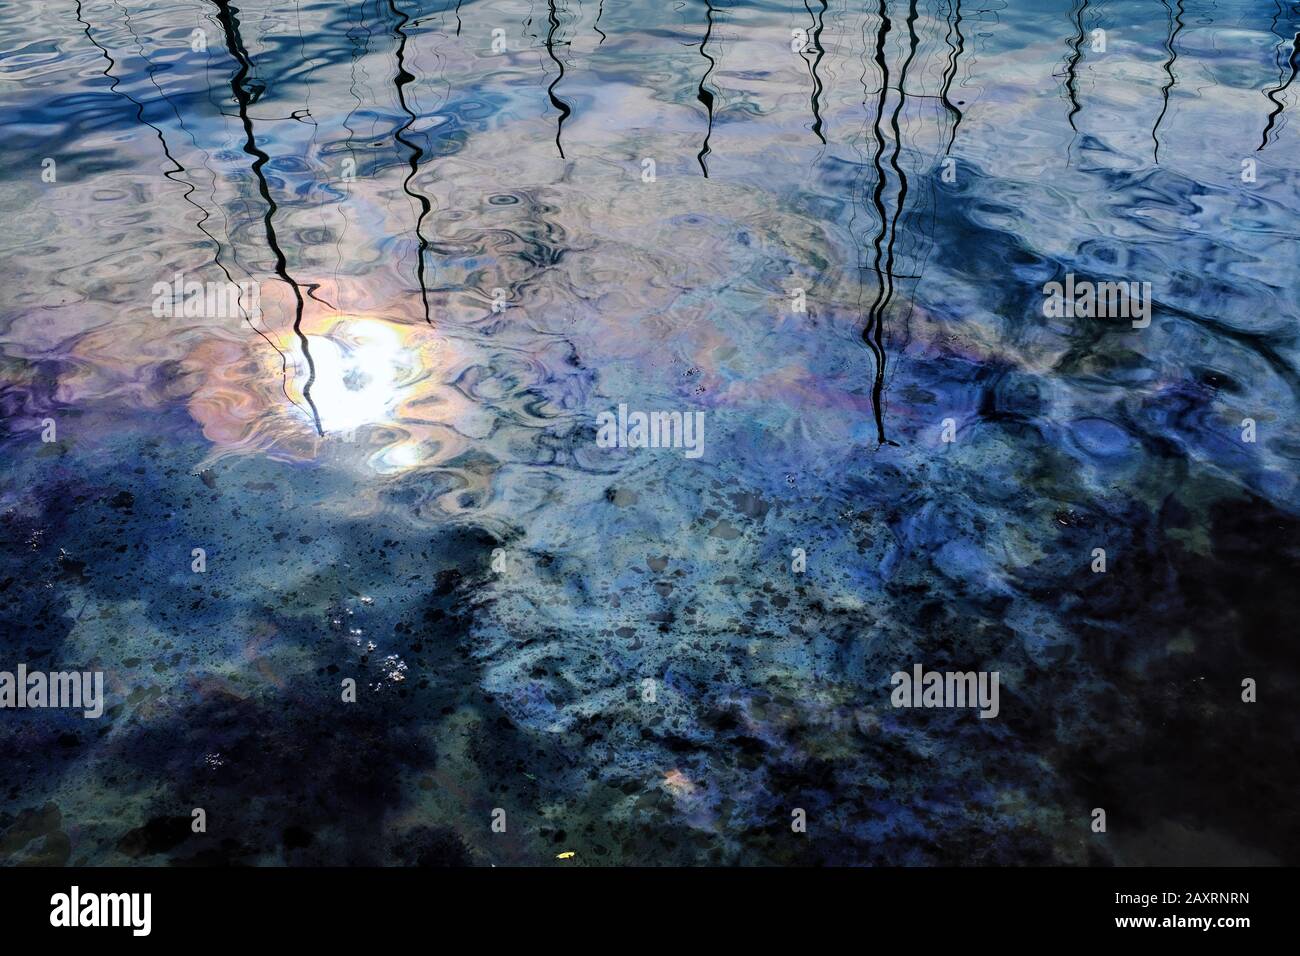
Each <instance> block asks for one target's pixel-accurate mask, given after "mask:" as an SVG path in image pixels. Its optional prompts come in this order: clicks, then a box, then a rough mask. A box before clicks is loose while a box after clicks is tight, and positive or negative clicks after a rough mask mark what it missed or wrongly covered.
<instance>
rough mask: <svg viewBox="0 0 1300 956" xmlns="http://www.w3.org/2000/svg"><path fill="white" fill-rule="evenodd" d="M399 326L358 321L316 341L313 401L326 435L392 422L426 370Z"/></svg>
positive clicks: (314, 343)
mask: <svg viewBox="0 0 1300 956" xmlns="http://www.w3.org/2000/svg"><path fill="white" fill-rule="evenodd" d="M398 328H399V327H398V326H393V325H390V324H388V323H385V322H381V321H379V320H378V319H359V320H356V321H351V322H349V321H343V322H340V323H338V325H336V326H335V327H334V329H333V330H332V332H331V334H328V335H323V336H315V337H313V338H312V340H311V353H312V359H313V360H314V361H315V363H316V381H315V383H314V384H313V385H312V391H311V397H312V400H313V401H314V402H315V403H316V411H317V413H318V414H319V415H320V421H321V427H322V428H323V429H324V430H325V431H326V432H327V433H329V432H344V433H350V432H352V431H354V430H355V429H356V428H358V427H360V426H361V425H378V424H384V423H387V422H390V421H392V420H393V417H394V416H395V415H396V413H397V409H398V407H399V406H400V405H401V402H402V398H403V393H404V392H406V391H407V390H408V389H409V388H410V387H411V385H412V383H413V382H414V381H415V380H416V379H417V378H418V377H419V374H420V373H421V372H422V371H423V368H422V366H421V364H420V357H419V354H418V349H416V348H407V347H406V346H405V344H404V343H403V341H402V335H401V333H400V332H399V331H398ZM304 381H305V379H304Z"/></svg>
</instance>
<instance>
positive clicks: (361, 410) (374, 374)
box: [190, 315, 483, 474]
mask: <svg viewBox="0 0 1300 956" xmlns="http://www.w3.org/2000/svg"><path fill="white" fill-rule="evenodd" d="M304 332H305V334H306V335H307V337H308V344H309V348H310V349H311V357H312V361H313V363H314V364H315V368H316V376H315V381H314V382H313V383H312V385H311V400H312V402H313V403H314V404H315V406H316V410H317V413H318V414H319V415H320V422H321V427H322V429H323V430H324V432H325V435H324V437H323V438H322V437H321V436H319V435H317V433H316V430H315V427H314V425H313V422H312V418H311V415H310V409H309V406H308V402H307V400H306V396H305V395H304V394H303V389H304V387H305V386H306V384H307V380H308V366H307V364H306V362H305V360H304V358H303V355H302V349H301V344H300V342H299V340H298V338H297V336H295V335H294V334H293V333H292V331H289V332H287V333H285V334H281V335H277V336H275V337H274V338H275V342H276V345H277V347H278V348H279V349H280V350H281V351H282V352H283V353H284V356H285V360H286V362H287V366H288V369H287V371H288V376H287V382H285V381H284V370H283V369H282V368H281V363H280V356H279V355H278V354H276V353H275V352H273V351H272V350H270V349H268V348H266V343H265V341H264V340H262V339H261V338H256V337H250V338H249V339H248V340H247V341H245V342H243V343H242V344H241V345H235V344H233V343H231V342H229V341H228V340H223V341H216V340H209V341H208V342H205V343H204V344H203V345H201V346H200V347H199V348H197V349H196V350H195V352H194V353H193V354H192V356H191V358H192V359H193V361H194V362H195V363H196V364H197V365H198V366H199V367H201V368H202V369H203V384H202V385H201V386H200V387H199V388H198V389H197V391H196V392H195V393H194V395H193V397H192V398H191V401H190V411H191V414H192V415H193V416H194V418H195V419H196V420H197V421H198V422H199V423H200V424H201V425H202V427H203V431H204V434H205V435H206V436H207V437H208V439H209V440H211V441H212V442H213V443H214V444H215V445H217V446H218V447H217V449H214V452H215V453H216V454H217V455H221V454H225V453H233V452H239V451H258V452H261V453H264V454H268V455H271V456H273V457H276V458H282V459H291V460H306V459H313V458H317V457H320V456H321V455H323V454H327V455H329V456H331V458H333V459H335V460H339V461H347V460H353V461H356V462H358V463H361V462H364V463H365V465H366V466H367V467H369V468H370V469H372V470H374V471H377V472H380V473H383V474H393V473H397V472H402V471H407V470H409V469H412V468H421V467H428V466H433V465H439V464H441V463H443V462H446V461H448V460H449V459H450V458H452V457H454V456H455V455H457V454H460V453H461V452H462V451H463V450H464V449H465V447H466V446H467V444H468V436H467V435H466V434H465V433H464V428H465V427H466V426H470V427H471V430H473V429H474V428H478V429H480V430H481V429H482V428H483V425H482V423H479V422H477V421H476V419H477V418H478V417H479V416H481V410H476V409H474V408H472V407H470V403H468V402H467V401H466V399H465V397H464V396H463V395H461V394H460V393H459V392H458V391H457V390H456V389H455V388H454V387H452V385H451V381H452V379H453V377H454V373H455V370H454V368H453V365H454V364H455V362H456V361H458V360H457V359H456V358H455V356H454V355H453V350H452V349H451V348H450V347H449V346H448V343H447V342H446V341H445V340H442V339H440V338H439V337H438V335H437V334H436V332H435V330H434V329H433V328H431V327H429V326H427V325H424V324H409V323H399V322H390V321H388V320H386V319H382V318H379V317H376V316H369V315H343V316H339V315H334V316H331V317H329V318H326V319H320V320H317V321H315V322H314V323H307V324H305V325H304ZM459 361H460V362H462V363H463V362H464V361H465V357H464V356H461V357H460V359H459ZM286 394H287V395H288V398H289V400H288V401H286Z"/></svg>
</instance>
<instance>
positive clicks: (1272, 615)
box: [0, 0, 1300, 865]
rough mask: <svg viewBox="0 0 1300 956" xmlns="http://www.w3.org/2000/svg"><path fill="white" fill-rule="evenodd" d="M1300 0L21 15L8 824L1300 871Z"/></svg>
mask: <svg viewBox="0 0 1300 956" xmlns="http://www.w3.org/2000/svg"><path fill="white" fill-rule="evenodd" d="M796 31H799V32H796ZM1096 31H1103V33H1098V32H1096ZM1298 37H1300V8H1297V6H1296V5H1295V4H1291V3H1267V2H1211V0H1198V2H1191V0H1188V2H1183V0H1171V2H1159V0H1153V2H1137V0H1112V2H1102V0H1094V2H1088V0H1075V2H1073V3H1067V2H1063V0H1051V2H1030V0H1015V2H1010V3H998V2H986V3H969V2H968V3H960V2H955V0H954V2H949V0H937V2H935V0H932V2H927V3H919V2H915V0H913V2H911V3H908V2H902V0H888V2H879V3H877V2H869V3H866V4H851V3H844V2H821V0H817V2H810V3H808V4H806V5H805V4H802V3H785V4H782V3H775V2H769V3H749V2H745V3H741V2H735V3H731V4H723V3H709V2H696V0H689V2H677V3H672V4H668V3H651V2H646V0H636V2H617V0H605V2H600V0H587V2H586V3H570V2H566V3H549V4H541V3H537V2H533V3H521V2H513V3H509V2H491V3H487V2H477V3H473V2H468V0H466V2H461V3H455V2H454V0H452V2H447V3H442V4H438V3H412V2H398V0H392V2H375V3H369V2H360V0H358V2H354V3H347V2H337V0H331V2H315V3H310V2H298V3H288V2H283V0H281V2H278V3H267V2H259V3H253V2H251V0H250V2H236V3H233V4H232V3H229V2H226V0H219V2H197V0H195V2H189V0H187V2H180V3H177V2H165V3H148V4H146V3H142V2H140V0H131V2H127V0H106V2H105V0H94V2H75V0H53V2H49V3H45V2H42V3H5V4H3V5H2V6H0V76H2V77H3V84H2V85H0V96H2V97H3V110H2V111H0V123H3V136H2V137H0V165H2V166H3V168H4V169H5V170H6V173H7V175H6V176H5V177H4V179H3V181H2V182H0V210H2V211H3V221H4V223H5V224H6V228H5V230H4V233H3V235H2V236H0V244H2V246H3V252H2V253H0V255H2V256H3V262H4V278H5V281H4V283H3V286H2V287H0V408H2V409H3V420H2V422H0V448H2V449H3V456H4V459H3V460H4V468H3V472H2V473H0V523H2V524H3V532H4V533H3V547H0V599H2V600H3V601H4V610H5V615H4V617H5V627H4V633H3V639H2V640H0V648H3V657H2V658H0V670H4V669H12V668H13V667H14V666H16V665H17V664H18V663H19V662H25V663H26V664H27V666H28V667H29V668H32V669H36V668H45V669H48V670H60V669H74V668H75V669H99V670H102V671H104V672H105V674H106V680H107V685H108V707H109V709H108V711H107V712H106V714H105V715H104V717H103V718H102V719H100V720H97V721H93V720H85V719H82V718H81V717H80V715H78V714H73V713H70V712H69V711H61V710H37V711H33V710H23V711H19V710H4V711H3V712H0V761H2V762H3V767H4V774H3V785H0V861H5V862H9V863H28V862H43V863H63V862H73V863H90V864H111V863H124V862H131V861H136V862H141V863H154V864H157V863H167V862H198V863H218V862H242V863H260V864H274V863H285V862H287V863H293V864H307V863H425V864H427V863H472V864H477V865H484V864H488V863H494V864H497V865H502V864H510V863H532V862H548V861H553V859H554V857H555V854H557V853H559V852H561V851H574V853H575V854H576V855H575V856H574V857H572V858H571V859H569V860H567V861H566V862H567V865H575V864H579V865H580V864H608V863H638V864H646V863H650V864H659V863H813V862H824V863H907V864H919V863H1047V862H1052V863H1071V864H1083V863H1090V864H1098V863H1119V864H1134V863H1170V862H1172V863H1260V862H1288V863H1295V862H1297V859H1298V857H1300V821H1298V820H1297V815H1296V811H1295V809H1294V799H1293V795H1294V791H1295V787H1296V784H1297V783H1298V782H1300V780H1298V779H1297V772H1296V763H1295V759H1294V756H1295V749H1294V748H1295V740H1296V735H1297V731H1300V726H1298V723H1297V719H1296V710H1295V707H1294V706H1293V703H1292V700H1293V697H1294V695H1295V693H1296V692H1297V690H1298V688H1297V677H1298V676H1300V668H1297V664H1296V660H1295V656H1294V653H1293V647H1292V645H1293V634H1292V631H1293V628H1292V627H1291V626H1290V621H1291V614H1290V613H1289V611H1290V609H1291V607H1292V601H1291V599H1290V595H1291V594H1292V593H1293V590H1294V582H1295V580H1296V572H1297V565H1298V564H1300V562H1298V561H1297V553H1296V551H1297V530H1298V529H1300V522H1298V521H1297V506H1298V505H1300V493H1298V491H1297V487H1296V481H1297V470H1296V467H1295V463H1296V459H1297V457H1300V435H1298V433H1297V427H1296V411H1297V409H1296V405H1297V395H1298V392H1300V379H1298V378H1297V372H1296V344H1297V343H1296V322H1297V318H1298V317H1300V308H1298V307H1297V300H1298V299H1300V269H1297V264H1298V262H1300V256H1298V255H1297V246H1296V239H1297V228H1296V226H1297V210H1298V207H1300V192H1298V190H1297V186H1298V185H1300V149H1297V144H1298V141H1297V139H1296V131H1295V128H1294V127H1293V125H1292V118H1293V115H1294V111H1295V109H1297V108H1300V105H1298V104H1297V98H1298V97H1300V83H1297V82H1294V80H1295V72H1296V67H1297V62H1298V60H1300V39H1297V38H1298ZM801 46H802V47H803V49H802V51H801V52H796V51H797V50H799V48H800V47H801ZM1067 274H1069V275H1074V276H1076V277H1077V278H1078V279H1079V280H1080V281H1082V280H1084V279H1093V280H1096V281H1110V280H1115V281H1119V280H1123V281H1132V282H1137V283H1139V284H1140V283H1148V282H1149V283H1150V290H1151V293H1150V298H1151V312H1150V324H1149V325H1147V326H1145V327H1142V326H1141V325H1140V324H1139V325H1135V324H1134V322H1133V321H1130V316H1128V315H1127V314H1126V315H1123V316H1118V317H1117V316H1115V315H1108V316H1102V317H1084V316H1077V315H1069V316H1049V315H1047V314H1045V292H1044V289H1045V285H1046V284H1047V283H1050V282H1053V281H1058V282H1064V281H1065V277H1066V276H1067ZM186 283H201V284H204V285H202V286H200V287H199V288H201V289H202V290H203V291H204V293H205V295H204V296H203V297H202V298H203V301H202V302H200V301H199V297H195V296H193V295H189V294H187V292H186V288H187V287H186ZM238 283H244V284H245V285H244V290H245V291H244V294H243V295H242V296H240V295H235V296H232V297H229V298H228V299H226V298H222V297H221V296H220V293H221V292H222V291H223V290H224V288H225V285H226V284H238ZM176 289H179V291H180V295H179V296H177V295H175V294H174V290H176ZM212 289H216V290H217V292H218V297H217V299H215V300H213V301H207V298H206V293H207V292H208V290H212ZM187 302H189V303H190V307H188V308H187V306H186V303H187ZM801 302H802V303H806V309H804V310H801V308H800V304H801ZM173 306H174V307H173ZM620 404H624V405H627V406H628V407H629V408H630V409H633V410H638V409H639V410H643V411H656V410H665V411H667V410H673V411H680V412H682V413H684V414H687V415H690V414H692V413H695V412H702V413H703V415H704V417H703V421H704V423H705V425H704V428H705V431H704V443H703V446H702V454H701V455H700V456H699V457H698V458H693V457H688V456H687V455H685V454H684V453H683V450H682V449H669V448H660V449H654V448H643V449H627V448H608V447H602V443H601V442H599V441H598V440H597V438H598V422H599V418H598V416H600V415H601V413H603V412H608V411H611V410H614V409H616V408H617V406H619V405H620ZM1247 422H1249V424H1247ZM196 548H201V549H203V554H204V560H205V562H206V563H205V570H203V571H202V572H201V573H200V572H196V571H195V570H193V566H194V565H193V562H194V560H195V558H194V557H193V556H194V549H196ZM1098 548H1101V549H1104V551H1105V553H1106V561H1107V568H1106V571H1105V573H1094V570H1093V568H1094V567H1095V563H1096V550H1095V549H1098ZM796 549H802V554H803V556H804V558H803V560H806V568H804V569H803V570H802V571H800V570H797V567H796V566H801V565H800V561H801V559H800V557H799V552H797V551H796ZM916 662H920V663H922V664H924V665H925V666H926V667H929V668H932V669H939V670H963V671H964V670H984V671H997V672H998V673H999V674H1000V675H1001V682H1002V683H1001V709H1000V714H999V716H998V718H997V719H993V720H982V719H979V718H978V717H977V716H976V714H975V713H974V712H972V711H970V710H962V709H939V710H911V709H895V708H893V707H891V705H890V689H891V684H890V676H891V675H892V674H893V673H894V672H895V671H899V670H910V669H911V667H912V665H913V663H916ZM347 678H352V679H355V680H356V681H357V684H358V692H357V700H356V702H355V703H344V702H343V701H342V700H341V699H340V697H341V691H340V684H341V681H343V680H344V679H347ZM1246 678H1250V679H1252V680H1254V681H1256V682H1257V685H1258V700H1257V702H1255V703H1245V702H1243V700H1242V681H1243V680H1244V679H1246ZM647 681H649V682H651V683H648V684H647V683H646V682H647ZM648 697H653V699H652V700H651V699H647V698H648ZM196 807H202V808H204V810H205V811H206V814H207V820H208V828H207V832H206V833H202V834H196V833H193V832H192V830H191V826H190V820H191V812H192V809H193V808H196ZM496 808H501V809H504V810H505V811H506V815H507V818H508V821H509V825H508V827H507V831H506V832H505V833H496V832H493V830H492V828H491V823H492V820H493V811H494V810H495V809H496ZM1094 808H1104V809H1105V810H1106V812H1107V814H1108V818H1109V826H1108V829H1107V832H1106V833H1095V832H1093V831H1092V829H1091V826H1090V824H1091V822H1092V811H1093V809H1094ZM796 809H802V810H804V811H805V813H806V815H807V819H808V831H807V833H806V834H798V833H794V832H792V829H791V817H792V812H793V811H794V810H796Z"/></svg>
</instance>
